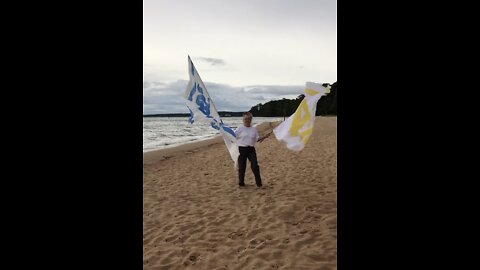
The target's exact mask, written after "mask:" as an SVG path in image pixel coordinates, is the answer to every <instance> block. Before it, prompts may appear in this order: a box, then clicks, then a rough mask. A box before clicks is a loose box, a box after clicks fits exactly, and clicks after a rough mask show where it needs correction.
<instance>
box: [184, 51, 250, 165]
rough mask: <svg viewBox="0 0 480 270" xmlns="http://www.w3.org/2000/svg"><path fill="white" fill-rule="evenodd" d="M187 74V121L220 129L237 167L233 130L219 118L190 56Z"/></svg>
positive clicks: (185, 94) (236, 150)
mask: <svg viewBox="0 0 480 270" xmlns="http://www.w3.org/2000/svg"><path fill="white" fill-rule="evenodd" d="M188 74H189V75H190V81H189V82H188V85H187V88H186V89H185V92H184V94H183V98H184V99H185V103H186V105H187V107H188V109H189V110H190V118H189V119H188V121H189V122H190V123H191V124H193V123H194V122H205V123H208V124H209V125H210V126H211V127H212V128H214V129H216V130H218V131H220V133H221V134H222V137H223V141H224V142H225V145H226V146H227V149H228V152H229V153H230V156H231V158H232V160H233V161H234V163H235V168H237V160H238V156H239V155H240V153H239V152H238V146H237V139H236V137H235V132H234V131H233V130H232V129H231V128H230V127H228V126H226V125H224V124H223V121H222V119H220V115H219V114H218V112H217V109H216V108H215V105H214V104H213V100H212V99H211V98H210V95H209V94H208V92H207V87H205V85H204V84H203V81H202V79H201V78H200V75H199V74H198V72H197V70H196V69H195V66H194V65H193V62H192V60H191V59H190V56H189V57H188Z"/></svg>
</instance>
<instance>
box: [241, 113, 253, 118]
mask: <svg viewBox="0 0 480 270" xmlns="http://www.w3.org/2000/svg"><path fill="white" fill-rule="evenodd" d="M245 116H247V117H248V118H253V115H252V113H251V112H244V113H243V117H245Z"/></svg>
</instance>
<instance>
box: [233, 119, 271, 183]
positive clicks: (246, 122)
mask: <svg viewBox="0 0 480 270" xmlns="http://www.w3.org/2000/svg"><path fill="white" fill-rule="evenodd" d="M252 118H253V115H252V114H251V113H250V112H244V113H243V125H242V126H239V127H238V128H237V129H236V130H235V136H236V137H237V144H238V150H239V152H240V156H239V157H238V185H239V186H240V187H244V186H245V182H244V180H245V169H246V168H247V158H248V160H250V165H251V168H252V171H253V174H254V175H255V183H256V184H257V187H261V186H262V178H261V177H260V167H259V166H258V162H257V153H256V152H255V143H256V142H257V141H259V142H261V141H263V140H264V139H265V138H266V137H268V135H270V134H268V135H267V136H265V137H262V138H260V136H259V135H258V131H257V129H256V128H255V127H252V126H251V124H252ZM259 138H260V139H259Z"/></svg>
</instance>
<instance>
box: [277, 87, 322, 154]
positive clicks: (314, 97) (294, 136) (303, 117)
mask: <svg viewBox="0 0 480 270" xmlns="http://www.w3.org/2000/svg"><path fill="white" fill-rule="evenodd" d="M329 91H330V87H324V86H323V85H321V84H318V83H314V82H306V85H305V97H304V98H303V100H302V102H301V103H300V105H299V106H298V108H297V110H296V111H295V113H294V114H292V115H291V116H290V117H289V118H288V119H287V120H285V121H283V122H282V123H281V124H280V125H278V126H277V127H276V128H274V129H273V133H274V134H275V137H276V138H277V140H278V141H281V142H284V143H285V145H286V146H287V148H288V149H290V150H293V151H300V150H302V149H303V148H304V147H305V145H306V144H307V142H308V139H309V138H310V135H312V131H313V124H314V122H315V112H316V110H317V102H318V100H319V99H320V97H321V96H323V95H324V94H325V93H328V92H329Z"/></svg>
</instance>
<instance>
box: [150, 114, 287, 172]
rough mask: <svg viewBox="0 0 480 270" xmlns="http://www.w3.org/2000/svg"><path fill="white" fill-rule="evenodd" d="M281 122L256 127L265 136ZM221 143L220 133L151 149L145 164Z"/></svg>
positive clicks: (266, 123) (264, 123)
mask: <svg viewBox="0 0 480 270" xmlns="http://www.w3.org/2000/svg"><path fill="white" fill-rule="evenodd" d="M279 124H280V121H276V122H263V123H260V124H258V125H256V126H255V127H256V128H257V130H258V133H259V134H260V136H263V135H265V133H267V132H270V131H271V130H273V128H275V127H276V126H277V125H279ZM219 143H223V138H222V136H221V135H220V134H218V135H215V136H214V137H213V138H207V139H203V140H198V141H193V142H188V143H184V144H179V145H174V146H171V147H168V148H162V149H154V150H149V151H147V152H143V164H144V165H146V164H152V163H155V162H158V161H161V160H166V159H169V158H171V157H173V156H177V155H179V154H181V153H184V154H188V153H191V152H192V151H194V150H197V149H199V148H206V147H209V146H213V145H216V144H219Z"/></svg>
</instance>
